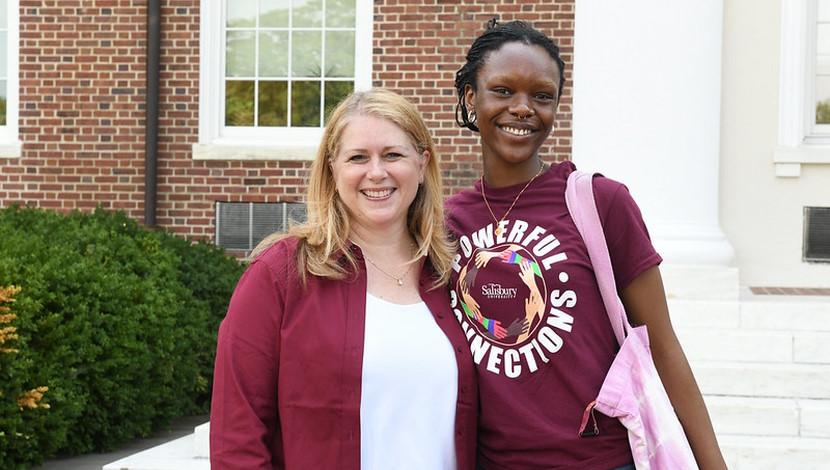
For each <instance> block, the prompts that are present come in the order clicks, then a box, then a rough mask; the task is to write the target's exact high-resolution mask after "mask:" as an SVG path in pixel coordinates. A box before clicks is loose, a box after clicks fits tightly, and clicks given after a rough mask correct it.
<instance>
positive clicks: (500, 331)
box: [458, 244, 545, 346]
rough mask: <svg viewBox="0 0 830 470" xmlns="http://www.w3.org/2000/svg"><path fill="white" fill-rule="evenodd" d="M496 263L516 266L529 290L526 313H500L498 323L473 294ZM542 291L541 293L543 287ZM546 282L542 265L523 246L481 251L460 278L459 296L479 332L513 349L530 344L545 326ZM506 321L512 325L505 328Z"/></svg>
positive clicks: (525, 302) (525, 300)
mask: <svg viewBox="0 0 830 470" xmlns="http://www.w3.org/2000/svg"><path fill="white" fill-rule="evenodd" d="M492 262H498V263H504V264H508V265H515V266H517V267H518V269H517V270H516V272H517V274H518V277H519V280H520V281H521V282H522V284H524V285H525V286H526V287H527V291H528V294H527V297H525V299H524V311H521V310H520V311H516V312H499V318H500V319H495V318H494V315H493V314H490V315H488V314H487V313H486V312H483V311H482V308H481V303H480V302H479V301H478V300H476V297H475V296H474V295H473V294H472V292H473V288H474V286H476V277H478V274H479V272H480V271H484V270H486V269H487V267H488V265H490V263H492ZM537 278H538V281H539V283H541V287H542V289H540V286H539V283H537ZM544 283H545V281H544V278H543V277H542V272H541V270H540V268H539V264H538V263H537V262H536V260H535V259H534V258H533V256H532V255H530V253H528V252H527V250H525V249H524V248H522V247H521V246H519V245H514V244H510V245H501V246H497V247H493V248H491V249H490V250H483V249H482V250H480V251H478V252H477V253H476V255H475V256H474V257H473V258H471V260H470V262H468V263H467V265H466V266H464V267H463V268H462V269H461V273H460V275H459V278H458V286H459V289H458V291H459V293H460V294H461V306H462V308H463V310H464V313H465V314H466V315H467V317H468V318H470V319H471V320H473V324H474V325H475V326H476V329H477V330H479V332H480V333H481V334H482V335H484V336H486V337H488V338H489V339H491V340H493V341H494V342H497V343H499V344H502V345H506V346H512V345H515V344H519V343H521V342H523V341H524V340H526V339H527V338H528V337H529V336H530V335H531V334H532V333H533V331H532V330H535V329H536V328H537V327H538V326H539V324H541V320H542V316H543V313H544V311H545V298H544V296H543V295H542V290H544ZM505 318H507V319H511V318H512V321H511V322H510V324H509V325H505V323H506V321H505V320H504V319H505Z"/></svg>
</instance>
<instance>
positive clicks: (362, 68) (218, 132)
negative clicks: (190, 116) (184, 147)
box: [192, 0, 374, 160]
mask: <svg viewBox="0 0 830 470" xmlns="http://www.w3.org/2000/svg"><path fill="white" fill-rule="evenodd" d="M227 1H231V0H200V5H201V25H200V32H201V40H200V44H199V57H200V59H199V60H200V63H199V141H198V142H197V143H196V144H193V147H192V150H193V159H194V160H312V159H313V158H314V156H315V155H316V153H317V147H318V145H319V143H320V138H321V136H322V133H323V128H322V127H309V128H299V127H294V128H290V127H289V128H286V127H283V128H279V127H269V128H254V127H245V128H229V127H225V126H224V125H223V103H222V102H221V99H222V97H223V96H224V91H223V73H224V71H223V67H222V65H223V56H224V54H225V45H224V18H225V7H226V4H227ZM373 8H374V4H373V2H372V0H356V2H355V76H354V89H355V90H368V89H370V88H371V87H372V28H373Z"/></svg>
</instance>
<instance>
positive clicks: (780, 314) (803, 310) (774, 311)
mask: <svg viewBox="0 0 830 470" xmlns="http://www.w3.org/2000/svg"><path fill="white" fill-rule="evenodd" d="M740 318H741V321H740V326H741V328H751V329H766V330H779V331H781V330H784V331H813V332H816V331H830V297H814V296H810V297H799V296H753V297H752V298H750V299H746V300H742V301H741V302H740Z"/></svg>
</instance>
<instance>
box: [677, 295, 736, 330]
mask: <svg viewBox="0 0 830 470" xmlns="http://www.w3.org/2000/svg"><path fill="white" fill-rule="evenodd" d="M668 304H669V314H670V315H671V321H672V324H673V325H674V327H675V328H685V327H691V328H738V327H739V326H740V324H741V315H740V313H741V306H740V303H739V302H738V301H737V300H689V299H668Z"/></svg>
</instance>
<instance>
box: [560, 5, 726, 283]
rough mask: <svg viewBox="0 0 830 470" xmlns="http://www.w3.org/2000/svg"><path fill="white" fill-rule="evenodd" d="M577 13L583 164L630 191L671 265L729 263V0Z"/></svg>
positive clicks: (578, 158) (576, 119) (590, 8)
mask: <svg viewBox="0 0 830 470" xmlns="http://www.w3.org/2000/svg"><path fill="white" fill-rule="evenodd" d="M575 16H576V24H575V40H574V60H575V63H574V69H573V84H574V90H573V92H574V108H573V129H574V131H573V159H574V161H575V163H576V164H577V166H578V167H579V168H580V169H584V170H591V171H600V172H602V173H603V174H605V175H606V176H608V177H610V178H613V179H616V180H619V181H622V182H623V183H625V184H626V185H627V186H628V187H629V189H630V190H631V192H632V194H633V195H634V197H635V199H636V200H637V202H638V204H639V205H640V207H641V209H642V211H643V216H644V217H645V220H646V223H647V224H648V226H649V230H650V232H651V235H652V238H653V241H654V244H655V246H656V247H657V249H658V250H659V251H660V253H661V254H662V255H663V257H664V258H665V260H666V264H667V265H668V266H687V267H691V266H694V267H701V268H706V269H704V270H703V271H700V270H698V271H699V272H701V274H702V275H703V276H704V277H711V276H710V275H711V273H712V272H713V269H712V268H719V267H723V268H726V267H729V266H730V265H731V263H732V259H733V257H734V250H733V249H732V246H731V245H730V243H729V241H728V240H727V239H726V237H725V236H724V234H723V232H722V231H721V229H720V225H719V222H718V181H719V177H718V175H719V164H718V160H719V153H720V89H721V49H722V34H723V33H722V22H723V4H722V1H721V0H673V1H671V2H667V1H664V0H633V1H623V0H607V1H598V0H580V1H577V2H576V13H575ZM730 270H731V271H730V272H732V273H733V274H730V276H731V277H733V278H734V281H735V284H736V285H735V293H736V290H737V271H736V270H734V268H730ZM706 272H708V273H709V274H705V273H706ZM730 295H731V294H730Z"/></svg>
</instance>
